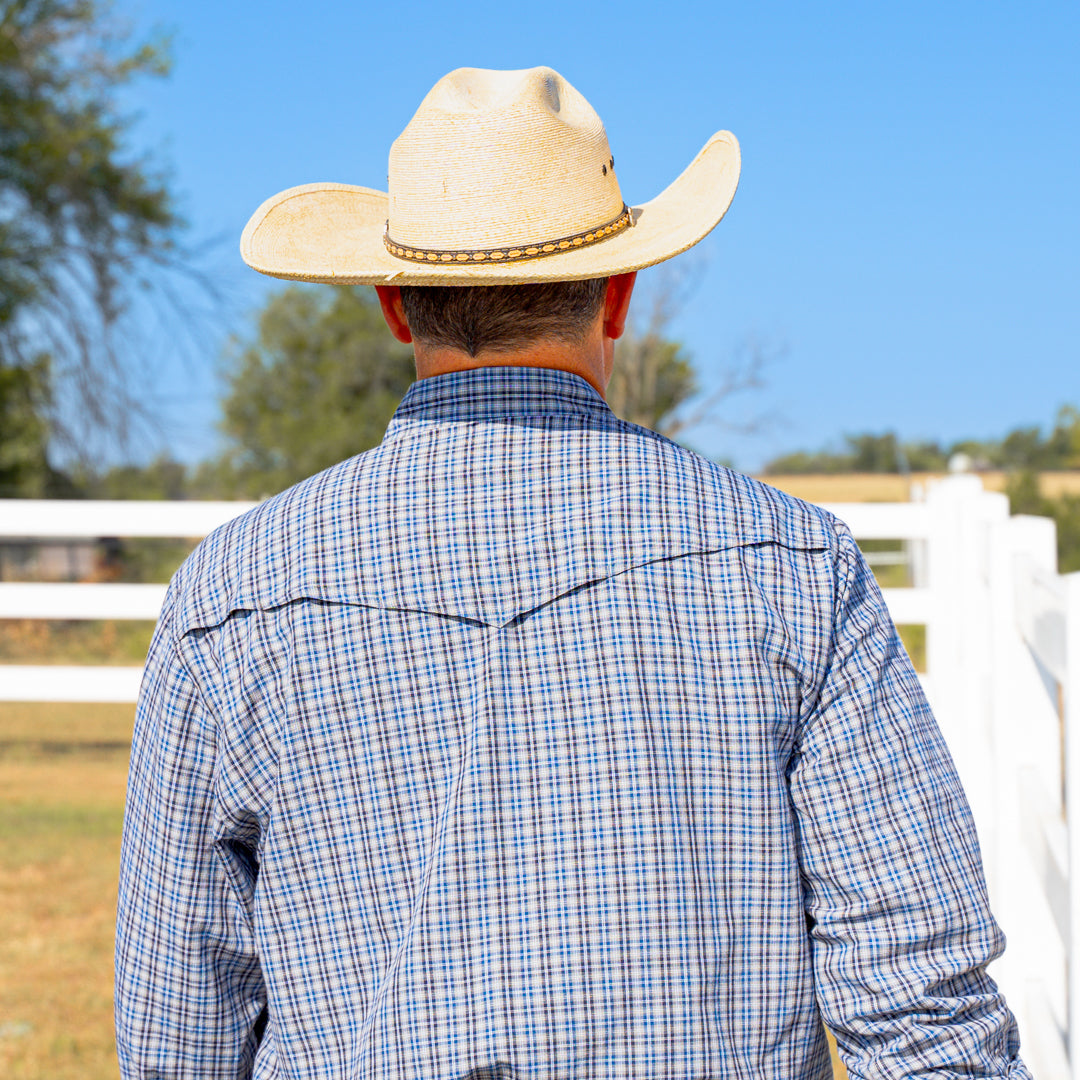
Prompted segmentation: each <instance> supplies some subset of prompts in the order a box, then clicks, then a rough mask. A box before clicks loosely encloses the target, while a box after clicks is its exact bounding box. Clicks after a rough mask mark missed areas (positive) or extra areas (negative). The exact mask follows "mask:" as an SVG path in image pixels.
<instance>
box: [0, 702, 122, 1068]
mask: <svg viewBox="0 0 1080 1080" xmlns="http://www.w3.org/2000/svg"><path fill="white" fill-rule="evenodd" d="M131 723H132V708H131V706H115V705H80V706H73V705H36V704H35V705H29V704H27V705H23V704H8V703H0V837H2V838H3V839H2V840H0V912H2V914H0V1075H2V1076H4V1077H5V1078H7V1080H31V1078H34V1080H38V1078H43V1077H50V1078H56V1080H76V1078H78V1080H105V1078H106V1077H107V1078H109V1080H114V1078H115V1076H116V1073H117V1066H116V1052H115V1047H114V1044H113V1030H112V951H113V922H114V919H115V913H116V875H117V865H118V862H119V857H120V830H121V825H122V820H123V805H124V784H125V779H126V775H127V761H128V740H129V739H130V736H131Z"/></svg>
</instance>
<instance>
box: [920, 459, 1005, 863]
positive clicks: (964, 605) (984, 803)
mask: <svg viewBox="0 0 1080 1080" xmlns="http://www.w3.org/2000/svg"><path fill="white" fill-rule="evenodd" d="M926 503H927V506H928V508H929V510H930V530H929V533H930V534H929V537H928V549H927V575H928V583H929V588H930V590H931V592H932V594H933V596H934V605H933V618H932V621H931V622H930V623H929V624H928V625H927V633H926V670H927V675H928V677H929V680H928V681H929V690H930V696H931V702H930V703H931V705H932V706H933V708H934V713H935V715H936V716H937V719H938V723H939V724H940V726H941V729H942V733H943V734H944V736H945V740H946V742H947V743H948V745H949V749H950V750H951V752H952V754H953V757H954V759H955V761H956V768H957V771H958V772H959V774H960V778H961V780H962V781H963V783H964V788H965V790H966V791H967V793H968V799H969V801H970V803H971V809H972V813H973V814H974V816H975V821H976V824H977V826H978V828H979V832H980V837H981V839H982V843H983V845H984V848H985V849H986V850H987V852H988V853H989V852H992V851H993V850H994V846H995V844H994V836H995V833H996V814H995V802H994V784H993V761H992V758H991V748H992V733H991V731H990V724H989V717H990V715H991V707H990V702H991V691H990V683H991V679H992V675H993V670H994V653H993V629H992V627H993V621H992V612H991V602H990V582H989V570H990V531H991V527H992V525H993V524H994V523H996V522H1003V521H1005V520H1006V519H1007V518H1008V513H1009V504H1008V500H1007V499H1006V498H1005V496H1004V495H997V494H993V493H988V492H985V491H983V488H982V483H981V482H980V480H979V479H978V477H975V476H954V477H950V478H948V479H946V480H943V481H941V482H940V483H938V484H935V485H934V486H933V487H931V488H930V490H929V492H928V494H927V500H926ZM994 861H995V860H994V859H993V857H992V856H991V857H990V858H989V859H988V860H987V862H988V866H987V874H988V877H990V878H993V876H994V874H995V869H996V868H995V867H994V865H993V863H994Z"/></svg>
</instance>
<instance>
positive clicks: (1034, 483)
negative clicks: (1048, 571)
mask: <svg viewBox="0 0 1080 1080" xmlns="http://www.w3.org/2000/svg"><path fill="white" fill-rule="evenodd" d="M1060 415H1061V414H1059V416H1060ZM1005 494H1006V495H1008V497H1009V510H1010V512H1011V513H1013V514H1034V515H1035V516H1036V517H1048V518H1053V520H1054V524H1055V525H1056V526H1057V554H1058V571H1059V572H1060V573H1062V574H1070V573H1072V572H1073V571H1074V570H1080V495H1059V496H1058V497H1057V498H1056V499H1051V498H1048V497H1047V496H1045V495H1043V493H1042V490H1041V488H1040V486H1039V476H1038V474H1037V473H1036V472H1035V471H1034V470H1032V469H1020V470H1018V471H1017V472H1015V473H1013V474H1012V475H1011V476H1010V477H1009V479H1008V480H1007V481H1006V484H1005Z"/></svg>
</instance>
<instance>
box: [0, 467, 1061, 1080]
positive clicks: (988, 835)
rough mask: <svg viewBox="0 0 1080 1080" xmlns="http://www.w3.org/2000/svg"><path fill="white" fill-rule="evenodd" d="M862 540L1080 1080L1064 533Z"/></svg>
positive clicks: (1011, 971) (32, 534) (85, 612)
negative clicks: (888, 574)
mask: <svg viewBox="0 0 1080 1080" xmlns="http://www.w3.org/2000/svg"><path fill="white" fill-rule="evenodd" d="M250 505H251V504H242V503H164V502H97V503H92V502H41V501H21V500H3V501H0V542H2V541H3V540H4V539H8V540H10V539H30V538H52V539H57V538H69V539H70V538H94V537H102V536H109V537H149V536H153V537H198V536H202V535H205V534H206V533H207V532H209V531H210V530H211V529H212V528H214V527H216V526H217V525H219V524H221V523H223V522H224V521H227V520H228V519H230V518H231V517H233V516H235V515H236V514H238V513H241V512H242V511H244V510H246V509H248V507H249V506H250ZM828 509H830V510H832V511H833V512H834V513H835V514H836V515H837V516H838V517H840V518H842V519H843V520H845V521H846V522H847V523H848V524H849V525H850V526H851V528H852V531H853V532H854V534H855V536H856V538H857V539H858V540H860V541H868V540H894V541H900V542H902V544H903V546H904V548H905V549H906V551H907V553H908V556H909V560H910V566H911V571H912V585H911V587H909V588H893V589H886V590H884V591H885V598H886V601H887V603H888V605H889V609H890V611H891V612H892V615H893V618H894V620H895V621H896V622H897V623H898V624H916V625H919V624H921V625H924V626H925V627H926V672H925V674H924V676H923V679H924V684H925V686H926V689H927V694H928V696H929V698H930V701H931V703H932V704H933V706H934V709H935V712H936V714H937V717H938V721H939V723H940V724H941V727H942V730H943V732H944V734H945V737H946V740H947V741H948V743H949V746H950V748H951V750H952V752H953V756H954V758H955V759H956V764H957V768H958V770H959V772H960V775H961V778H962V779H963V781H964V784H965V787H966V789H967V791H968V796H969V798H970V801H971V805H972V811H973V813H974V815H975V819H976V822H977V825H978V828H979V835H980V841H981V843H982V847H983V856H984V861H985V864H986V870H987V879H988V884H989V888H990V893H991V897H992V899H993V902H994V909H995V912H996V913H997V915H998V918H999V920H1000V922H1001V924H1002V926H1003V928H1004V929H1005V932H1006V934H1007V935H1008V938H1009V949H1008V951H1007V953H1006V955H1005V957H1004V958H1003V960H1001V961H999V962H998V964H997V965H996V970H995V976H996V977H997V978H998V980H999V981H1000V982H1001V983H1002V985H1003V986H1004V988H1005V990H1006V993H1007V994H1008V997H1009V1000H1010V1003H1011V1004H1012V1006H1013V1008H1014V1010H1015V1011H1016V1012H1017V1015H1018V1018H1019V1020H1020V1024H1021V1032H1022V1041H1023V1049H1024V1053H1025V1057H1026V1058H1027V1060H1028V1062H1029V1064H1030V1065H1031V1066H1032V1068H1033V1071H1034V1072H1035V1075H1036V1076H1038V1077H1042V1078H1044V1080H1059V1078H1060V1080H1080V1046H1074V1047H1072V1048H1070V1045H1069V1038H1068V1032H1070V1031H1072V1032H1077V1033H1080V953H1078V952H1077V950H1076V949H1075V948H1074V943H1080V884H1074V882H1073V877H1074V875H1072V873H1071V870H1072V868H1074V867H1075V868H1078V882H1080V574H1070V575H1067V576H1061V575H1058V574H1057V573H1056V559H1055V554H1054V550H1055V536H1054V525H1053V522H1051V521H1047V520H1044V519H1039V518H1024V517H1014V518H1010V517H1009V514H1008V503H1007V501H1006V499H1005V497H1004V496H1003V495H996V494H990V493H987V492H984V491H983V490H982V486H981V484H980V483H979V481H978V480H977V479H976V478H974V477H963V476H961V477H953V478H950V479H948V480H946V481H942V482H941V483H939V484H937V485H936V486H934V487H932V488H931V489H930V490H929V491H928V492H927V493H926V497H925V499H923V500H922V501H919V502H912V503H846V504H834V505H830V506H829V507H828ZM164 589H165V586H164V585H119V584H38V583H19V582H15V583H2V582H0V619H17V618H29V619H105V618H112V619H116V618H124V619H154V618H156V616H157V612H158V610H159V608H160V606H161V601H162V597H163V595H164ZM140 674H141V669H140V668H137V667H126V668H116V667H98V668H94V667H58V666H16V665H0V701H4V700H7V701H29V700H33V701H122V702H131V701H134V700H135V696H136V693H137V690H138V683H139V677H140Z"/></svg>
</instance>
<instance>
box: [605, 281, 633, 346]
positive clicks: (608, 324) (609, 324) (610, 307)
mask: <svg viewBox="0 0 1080 1080" xmlns="http://www.w3.org/2000/svg"><path fill="white" fill-rule="evenodd" d="M635 281H637V272H636V271H635V272H634V273H632V274H616V275H615V276H614V277H610V278H608V283H607V292H606V293H605V294H604V333H605V335H606V336H607V337H609V338H611V340H612V341H615V340H616V339H617V338H621V337H622V335H623V331H624V330H625V329H626V316H627V314H628V312H629V311H630V297H631V295H632V294H633V292H634V282H635Z"/></svg>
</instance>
